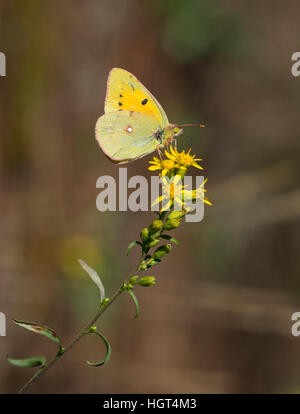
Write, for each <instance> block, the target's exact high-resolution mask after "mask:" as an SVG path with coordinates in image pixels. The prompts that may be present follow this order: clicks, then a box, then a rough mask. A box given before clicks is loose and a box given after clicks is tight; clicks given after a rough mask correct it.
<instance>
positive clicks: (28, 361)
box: [6, 355, 47, 368]
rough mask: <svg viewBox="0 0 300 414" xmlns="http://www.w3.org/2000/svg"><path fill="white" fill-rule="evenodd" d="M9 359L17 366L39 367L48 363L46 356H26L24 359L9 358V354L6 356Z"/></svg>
mask: <svg viewBox="0 0 300 414" xmlns="http://www.w3.org/2000/svg"><path fill="white" fill-rule="evenodd" d="M6 359H7V361H8V362H9V363H10V364H12V365H15V366H16V367H20V368H27V367H39V366H42V367H43V366H45V365H46V362H47V360H46V358H45V357H44V356H36V357H31V358H24V359H12V358H9V357H8V355H7V357H6Z"/></svg>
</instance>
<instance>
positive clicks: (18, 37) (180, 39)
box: [0, 0, 300, 393]
mask: <svg viewBox="0 0 300 414" xmlns="http://www.w3.org/2000/svg"><path fill="white" fill-rule="evenodd" d="M299 13H300V4H299V2H297V1H296V0H295V1H289V2H287V3H285V4H283V2H282V1H280V0H276V1H275V0H274V1H272V2H271V1H269V2H264V3H262V2H261V1H259V0H254V1H251V2H248V1H246V0H239V1H237V0H226V1H222V2H220V1H211V0H186V1H181V0H164V1H160V0H157V1H156V0H144V1H140V0H115V1H111V0H98V1H96V0H89V1H85V2H83V1H79V0H72V1H71V0H64V1H59V0H52V1H47V2H42V1H39V0H28V1H26V2H25V1H12V0H6V1H5V2H2V3H1V6H0V51H1V52H4V53H5V54H6V58H7V77H2V78H0V91H1V93H0V127H1V141H0V185H1V204H0V215H1V219H0V223H1V227H0V228H1V239H0V246H1V247H0V271H1V276H0V311H1V312H4V313H5V314H6V316H7V336H6V337H0V392H2V393H7V392H9V393H11V392H15V391H16V390H17V389H18V388H20V387H21V385H23V384H24V382H25V381H26V380H27V379H29V377H30V376H31V374H32V370H31V369H19V368H16V367H12V366H10V365H9V364H8V363H7V362H6V361H5V355H6V354H7V353H9V355H10V356H12V357H16V358H22V357H27V356H33V355H39V354H43V353H44V354H45V355H47V356H48V357H50V356H51V355H53V353H54V352H55V351H56V347H55V344H52V343H48V341H47V340H46V339H44V338H43V337H40V336H39V335H34V334H33V333H31V332H28V331H25V330H24V329H21V328H19V327H17V326H15V325H13V324H12V323H11V322H10V318H12V317H16V318H19V319H25V320H30V321H35V322H41V323H44V324H46V325H48V326H51V327H52V328H54V329H55V330H56V331H57V333H58V334H59V335H60V336H62V337H63V340H64V343H66V342H67V341H69V340H70V339H71V338H72V337H73V336H74V335H75V333H76V332H77V331H78V330H79V329H81V328H82V327H83V326H84V324H85V323H86V322H87V321H88V320H89V319H90V317H91V316H92V315H93V313H94V312H95V307H96V306H97V300H98V296H97V288H95V287H94V285H93V283H92V282H91V281H90V280H89V279H88V277H87V276H86V275H85V274H84V272H83V271H82V269H81V268H80V266H79V265H78V263H77V259H78V258H79V257H81V258H82V259H84V260H86V261H87V262H88V263H89V264H90V265H91V266H93V267H95V268H97V270H98V271H99V273H100V274H101V276H102V278H103V281H104V283H105V286H106V289H107V292H108V295H111V294H112V292H113V291H114V290H115V289H116V288H117V287H118V286H119V284H120V281H121V280H122V278H123V277H124V275H126V274H127V272H128V271H129V270H130V268H131V266H132V264H133V263H134V261H135V259H136V258H135V254H136V251H133V252H132V253H131V255H130V257H129V258H126V256H125V251H126V248H127V245H128V243H129V242H130V241H132V239H134V238H135V237H137V235H138V234H139V232H140V230H141V228H143V227H144V226H145V225H147V224H148V223H149V222H150V220H151V217H152V215H151V214H150V213H135V214H134V213H130V212H128V213H124V212H122V213H108V212H107V213H99V212H98V211H97V210H96V205H95V201H96V196H97V194H98V192H99V191H98V190H97V189H96V186H95V183H96V180H97V178H98V177H99V176H100V175H107V174H108V175H112V176H114V177H117V176H118V167H117V166H115V165H113V164H112V163H110V162H109V161H108V160H107V159H106V158H105V156H104V155H103V154H102V152H101V151H100V149H99V148H98V146H97V144H96V142H95V139H94V126H95V123H96V120H97V118H98V117H99V116H100V115H101V114H102V113H103V101H104V95H105V87H106V79H107V75H108V72H109V70H110V69H111V68H112V67H114V66H117V67H121V68H124V69H127V70H129V71H131V72H132V73H134V74H135V75H136V76H137V77H138V78H139V79H140V80H141V81H142V82H143V83H144V84H145V85H146V86H147V87H148V88H149V89H150V90H151V92H153V94H154V95H155V96H156V97H157V98H158V100H159V101H160V102H161V104H162V106H163V107H164V108H165V110H166V112H167V114H168V117H169V119H170V121H173V122H178V123H180V122H185V123H187V122H205V123H206V125H207V127H206V128H205V129H204V130H203V129H202V130H197V129H196V128H195V129H186V130H185V134H184V136H183V137H182V139H180V141H179V146H180V148H189V147H190V146H192V151H193V153H197V154H198V155H199V156H200V157H201V158H203V159H204V161H203V162H202V165H203V166H204V167H205V170H204V173H205V175H206V176H207V177H208V184H207V189H208V193H207V194H208V196H209V198H210V200H211V201H212V202H213V206H212V207H209V208H206V210H205V218H204V221H202V222H201V223H195V224H186V225H183V226H181V227H180V229H179V230H178V231H176V232H174V236H175V237H177V238H178V239H179V240H180V242H181V244H180V246H179V247H178V248H176V249H174V251H173V252H172V253H171V254H170V255H169V256H168V257H167V258H166V259H165V260H164V262H163V263H162V265H160V266H158V267H157V268H154V269H153V270H152V272H151V273H152V274H155V275H156V276H157V278H158V283H157V285H156V286H155V287H154V288H151V289H142V288H141V289H139V291H137V295H138V297H139V300H140V304H141V315H140V318H139V319H137V320H133V319H132V317H133V314H134V307H133V304H132V303H131V299H130V298H129V296H128V297H127V296H126V295H123V296H122V297H121V298H120V299H119V300H118V302H116V303H115V305H114V306H112V308H111V309H110V310H109V311H108V312H107V313H106V314H105V316H104V317H103V319H101V322H100V323H99V329H100V331H101V332H103V333H104V334H105V335H106V336H107V337H108V338H109V339H110V341H111V344H112V349H113V352H112V357H111V360H110V362H109V363H108V364H107V365H105V366H104V367H101V368H91V367H88V366H87V365H85V362H84V361H85V360H86V359H90V360H100V359H101V358H102V356H103V353H104V347H103V345H102V344H101V343H99V341H98V340H97V338H85V339H84V340H83V341H82V342H81V343H80V344H78V345H77V346H76V347H75V348H74V349H73V350H72V351H71V352H70V353H68V354H67V355H66V356H65V357H64V359H63V360H61V361H60V362H59V363H58V364H57V365H56V366H55V367H53V368H52V369H51V370H50V371H49V372H48V373H47V374H46V375H45V376H44V377H43V378H42V379H41V381H39V382H37V383H36V385H35V386H34V387H33V388H32V392H36V393H61V392H66V393H90V392H91V393H150V392H151V393H153V392H157V393H164V392H168V393H176V392H183V393H201V392H209V393H211V392H225V393H230V392H234V393H240V392H247V393H249V392H259V393H262V392H263V393H266V392H298V391H299V389H300V339H297V338H294V337H293V336H292V335H291V333H290V328H291V325H292V322H291V320H290V318H291V314H292V313H293V312H295V311H299V310H300V278H299V265H300V263H299V262H300V255H299V245H300V236H299V213H300V208H299V207H300V190H299V185H298V184H299V178H300V177H299V176H300V171H299V152H300V151H299V150H300V145H299V142H300V141H299V138H300V136H299V134H300V129H299V110H300V99H299V94H300V78H295V77H293V76H292V75H291V72H290V69H291V55H292V53H293V52H295V51H299V50H300V43H299V39H300V28H299ZM149 160H150V157H147V158H144V159H141V160H139V161H137V162H134V163H131V164H129V165H128V175H129V177H130V176H132V175H135V174H141V175H146V176H149V172H148V171H147V167H148V165H147V162H148V161H149Z"/></svg>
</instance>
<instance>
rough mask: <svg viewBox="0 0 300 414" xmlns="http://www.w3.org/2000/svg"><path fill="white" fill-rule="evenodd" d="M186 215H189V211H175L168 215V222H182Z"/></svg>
mask: <svg viewBox="0 0 300 414" xmlns="http://www.w3.org/2000/svg"><path fill="white" fill-rule="evenodd" d="M186 213H187V210H173V211H171V213H170V214H169V215H168V217H167V220H173V219H177V220H180V219H182V217H183V216H185V215H186Z"/></svg>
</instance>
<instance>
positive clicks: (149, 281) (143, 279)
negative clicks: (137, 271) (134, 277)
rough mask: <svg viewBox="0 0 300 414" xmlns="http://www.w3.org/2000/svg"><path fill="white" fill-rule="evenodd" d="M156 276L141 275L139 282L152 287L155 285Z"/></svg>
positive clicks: (141, 284)
mask: <svg viewBox="0 0 300 414" xmlns="http://www.w3.org/2000/svg"><path fill="white" fill-rule="evenodd" d="M155 283H156V278H155V277H154V276H146V277H141V278H140V280H139V281H138V284H139V285H140V286H143V287H150V286H153V285H155Z"/></svg>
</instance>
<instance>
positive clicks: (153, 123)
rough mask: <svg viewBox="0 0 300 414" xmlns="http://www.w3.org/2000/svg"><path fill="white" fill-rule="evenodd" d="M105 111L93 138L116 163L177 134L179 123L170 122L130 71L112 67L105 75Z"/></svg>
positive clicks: (147, 151)
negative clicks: (106, 76) (106, 75)
mask: <svg viewBox="0 0 300 414" xmlns="http://www.w3.org/2000/svg"><path fill="white" fill-rule="evenodd" d="M104 112H105V114H104V115H102V116H101V117H100V118H99V119H98V121H97V123H96V139H97V141H98V143H99V145H100V147H101V149H102V151H103V152H104V154H105V155H106V156H107V157H108V158H109V159H111V160H112V161H113V162H115V163H125V162H129V161H134V160H136V159H137V158H141V157H144V156H145V155H148V154H150V153H151V152H153V151H155V150H156V149H157V150H159V149H160V148H163V147H165V146H166V145H168V144H169V143H170V142H172V140H173V138H174V137H175V136H177V135H180V134H181V133H182V132H183V130H182V128H181V127H182V126H204V125H202V124H200V125H194V124H184V125H175V124H170V123H169V121H168V118H167V115H166V113H165V111H164V110H163V108H162V107H161V105H160V104H159V102H158V101H157V100H156V99H155V98H154V96H153V95H152V94H151V93H150V92H149V91H148V90H147V89H146V88H145V86H144V85H143V84H142V83H141V82H140V81H139V80H138V79H137V78H136V77H135V76H134V75H132V74H131V73H130V72H127V70H124V69H120V68H113V69H112V70H111V71H110V73H109V76H108V80H107V91H106V97H105V106H104Z"/></svg>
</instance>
